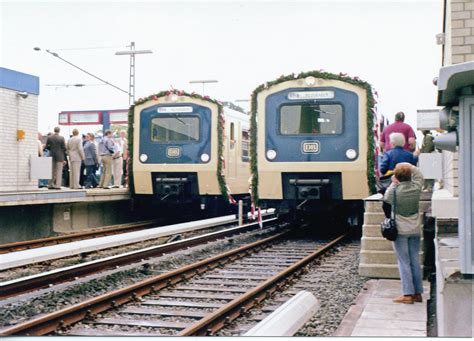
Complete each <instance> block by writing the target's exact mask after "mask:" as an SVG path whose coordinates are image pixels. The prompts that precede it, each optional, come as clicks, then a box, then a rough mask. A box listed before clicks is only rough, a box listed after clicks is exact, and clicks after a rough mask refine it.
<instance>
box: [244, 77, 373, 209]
mask: <svg viewBox="0 0 474 341" xmlns="http://www.w3.org/2000/svg"><path fill="white" fill-rule="evenodd" d="M374 106H375V101H374V97H373V93H372V88H371V86H370V85H369V84H368V83H367V82H364V81H361V80H360V79H358V78H350V77H348V76H346V75H342V74H340V75H336V74H331V73H327V72H319V71H316V72H306V73H301V74H299V75H294V74H293V75H289V76H282V77H280V78H279V79H277V80H275V81H272V82H268V83H265V84H262V85H260V86H259V87H257V88H256V89H255V91H254V92H253V95H252V112H251V136H252V142H251V159H252V161H251V162H252V177H253V178H252V190H253V197H254V198H257V200H258V201H259V202H260V204H261V205H264V206H277V207H279V208H280V209H281V210H292V209H295V208H298V209H300V210H307V211H309V212H315V211H318V210H321V209H322V208H331V209H334V208H338V209H340V211H339V212H340V213H341V215H342V214H344V215H347V216H348V217H349V218H350V216H352V215H359V214H360V212H361V205H362V201H361V199H363V198H366V197H367V196H369V195H370V193H373V192H374V190H375V177H374V176H375V174H374V173H375V155H374V152H375V138H374V124H375V120H376V117H375V110H374ZM359 218H360V216H359Z"/></svg>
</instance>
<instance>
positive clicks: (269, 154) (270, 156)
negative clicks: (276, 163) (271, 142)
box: [267, 149, 277, 160]
mask: <svg viewBox="0 0 474 341" xmlns="http://www.w3.org/2000/svg"><path fill="white" fill-rule="evenodd" d="M276 156H277V152H276V151H274V150H273V149H270V150H267V159H268V160H273V159H275V158H276Z"/></svg>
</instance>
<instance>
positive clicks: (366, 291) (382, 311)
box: [332, 279, 430, 337]
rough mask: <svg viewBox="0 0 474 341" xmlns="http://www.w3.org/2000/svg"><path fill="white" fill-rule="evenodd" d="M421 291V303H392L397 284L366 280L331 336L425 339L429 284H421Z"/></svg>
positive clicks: (397, 289)
mask: <svg viewBox="0 0 474 341" xmlns="http://www.w3.org/2000/svg"><path fill="white" fill-rule="evenodd" d="M423 288H424V293H423V302H421V303H414V304H401V303H394V302H392V299H394V298H395V297H398V296H400V294H401V281H400V280H391V279H378V280H375V279H374V280H369V281H368V282H367V283H366V284H365V285H364V288H363V290H362V291H361V293H360V294H359V295H358V296H357V298H356V300H355V303H354V305H352V306H351V308H350V309H349V311H348V312H347V313H346V315H345V316H344V319H343V321H342V323H341V324H340V326H339V328H338V329H337V330H336V331H335V333H334V334H333V335H332V336H358V337H364V336H367V337H426V336H427V329H428V328H427V320H428V313H427V299H428V298H429V292H430V289H429V283H428V282H426V281H424V282H423Z"/></svg>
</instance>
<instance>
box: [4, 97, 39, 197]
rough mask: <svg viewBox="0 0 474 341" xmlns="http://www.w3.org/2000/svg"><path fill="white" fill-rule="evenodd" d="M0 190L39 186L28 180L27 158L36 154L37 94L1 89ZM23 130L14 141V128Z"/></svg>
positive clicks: (28, 188)
mask: <svg viewBox="0 0 474 341" xmlns="http://www.w3.org/2000/svg"><path fill="white" fill-rule="evenodd" d="M0 111H1V113H0V134H1V143H0V170H1V171H0V191H3V192H4V191H23V190H31V189H36V188H38V181H37V180H32V181H31V180H30V165H29V163H30V157H31V156H36V155H38V142H37V135H38V96H36V95H33V94H29V95H28V97H27V98H25V99H23V98H21V97H19V96H17V91H15V90H10V89H5V88H0ZM18 129H22V130H24V131H25V132H26V135H25V139H24V140H21V141H18V140H17V130H18Z"/></svg>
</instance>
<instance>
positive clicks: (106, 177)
mask: <svg viewBox="0 0 474 341" xmlns="http://www.w3.org/2000/svg"><path fill="white" fill-rule="evenodd" d="M113 154H114V141H113V139H112V131H110V130H107V131H106V132H105V134H104V137H103V138H102V141H101V142H100V144H99V155H100V158H101V161H102V175H101V177H100V183H99V187H101V188H104V189H109V188H110V187H109V182H110V179H111V178H112V155H113Z"/></svg>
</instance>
